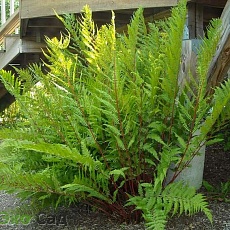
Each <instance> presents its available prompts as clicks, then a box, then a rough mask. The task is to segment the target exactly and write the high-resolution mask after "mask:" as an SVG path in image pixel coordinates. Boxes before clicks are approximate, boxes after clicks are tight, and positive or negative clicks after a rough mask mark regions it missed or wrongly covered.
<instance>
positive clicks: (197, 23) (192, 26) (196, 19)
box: [187, 2, 204, 39]
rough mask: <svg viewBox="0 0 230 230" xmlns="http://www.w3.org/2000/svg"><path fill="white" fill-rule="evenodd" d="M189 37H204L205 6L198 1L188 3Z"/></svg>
mask: <svg viewBox="0 0 230 230" xmlns="http://www.w3.org/2000/svg"><path fill="white" fill-rule="evenodd" d="M187 26H188V29H189V39H195V38H202V37H203V33H204V32H203V31H204V29H203V6H202V5H201V4H197V3H193V2H191V3H188V25H187Z"/></svg>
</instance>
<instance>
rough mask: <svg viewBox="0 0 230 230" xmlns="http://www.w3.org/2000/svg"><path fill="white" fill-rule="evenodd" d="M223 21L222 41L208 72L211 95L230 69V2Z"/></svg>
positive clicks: (222, 16)
mask: <svg viewBox="0 0 230 230" xmlns="http://www.w3.org/2000/svg"><path fill="white" fill-rule="evenodd" d="M221 19H222V26H221V29H222V32H221V39H220V42H219V45H218V49H217V51H216V54H215V56H214V57H213V60H212V62H211V64H210V67H209V72H208V85H209V93H212V88H213V87H214V86H216V85H219V84H220V82H222V81H223V79H224V77H225V76H226V75H227V73H228V71H229V69H230V0H228V2H227V4H226V6H225V8H224V11H223V13H222V15H221Z"/></svg>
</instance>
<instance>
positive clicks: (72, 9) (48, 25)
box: [0, 0, 230, 110]
mask: <svg viewBox="0 0 230 230" xmlns="http://www.w3.org/2000/svg"><path fill="white" fill-rule="evenodd" d="M227 2H228V3H227ZM229 2H230V0H190V1H188V12H189V13H188V24H187V26H188V29H189V37H188V38H187V39H194V38H197V37H200V36H203V31H204V30H205V28H206V26H207V24H208V23H209V21H210V19H211V18H217V17H220V16H221V14H222V12H223V9H224V7H225V10H224V16H222V17H223V18H224V27H223V36H222V41H221V44H220V46H219V49H218V52H217V54H216V57H215V58H214V60H213V63H212V66H210V76H209V78H210V79H212V76H213V73H214V76H215V80H213V79H212V80H210V82H216V81H219V80H221V79H222V78H223V76H224V74H226V73H227V71H228V69H229V66H230V61H229V56H230V55H229V50H230V48H229V44H230V35H229V27H230V16H229V11H230V10H229ZM177 3H178V0H136V1H133V0H126V1H124V0H87V1H86V0H66V1H63V0H46V1H42V3H41V1H31V0H20V8H19V10H17V11H16V12H15V13H14V14H13V15H12V16H11V17H10V18H9V19H8V20H7V22H6V23H5V24H4V25H3V26H2V27H1V28H0V46H1V47H2V49H1V50H0V68H1V69H8V70H9V69H12V66H13V65H17V66H19V67H25V66H27V65H28V64H29V63H31V62H38V61H40V59H41V58H43V56H42V52H41V48H45V46H46V45H45V42H44V39H45V36H48V37H54V36H59V35H60V31H62V30H63V29H64V28H63V25H62V24H61V22H60V21H59V20H58V19H57V18H56V16H55V12H57V13H58V14H64V13H75V14H79V13H80V12H81V10H82V8H83V6H84V5H86V4H88V5H89V6H90V8H91V9H92V10H93V12H94V13H93V17H94V20H95V22H96V23H97V24H98V25H99V26H100V25H101V24H104V23H107V22H109V21H110V19H111V10H113V11H115V14H116V23H117V28H118V29H119V28H123V27H124V25H126V24H127V23H128V22H129V21H130V18H131V16H132V14H133V12H134V10H135V9H137V8H138V7H140V6H141V7H143V8H144V9H145V10H144V14H145V17H146V18H148V20H150V21H151V20H154V19H156V18H157V19H158V18H161V17H164V16H165V15H168V14H169V10H170V8H171V7H172V6H175V5H176V4H177ZM226 15H227V16H226ZM19 26H20V31H19V32H18V34H17V33H16V34H15V29H17V28H18V27H19ZM223 58H225V61H224V62H222V60H223ZM217 66H218V67H217ZM220 75H221V76H220ZM212 84H214V83H212ZM12 101H13V98H12V96H11V95H10V94H9V93H8V92H7V91H6V90H5V88H4V86H3V85H2V84H0V110H2V109H4V108H5V107H6V106H8V105H9V104H10V103H11V102H12Z"/></svg>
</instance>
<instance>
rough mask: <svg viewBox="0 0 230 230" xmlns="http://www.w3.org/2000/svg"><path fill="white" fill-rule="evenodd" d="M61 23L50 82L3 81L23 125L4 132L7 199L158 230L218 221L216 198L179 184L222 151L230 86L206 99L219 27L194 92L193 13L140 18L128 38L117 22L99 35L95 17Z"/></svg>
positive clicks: (37, 78)
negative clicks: (221, 123)
mask: <svg viewBox="0 0 230 230" xmlns="http://www.w3.org/2000/svg"><path fill="white" fill-rule="evenodd" d="M59 18H60V20H61V21H62V22H63V23H64V25H65V27H66V29H67V34H66V35H64V34H62V36H61V38H60V39H59V40H58V39H57V38H53V39H49V38H47V39H46V41H47V46H48V51H47V52H44V54H45V56H46V58H47V61H46V62H44V63H43V65H45V66H46V69H48V71H47V72H45V71H44V70H43V69H42V65H41V66H39V65H35V64H34V65H31V66H29V67H28V68H27V69H25V70H20V69H17V70H16V71H17V73H18V76H15V75H12V74H11V73H10V72H7V71H4V70H1V72H0V76H1V81H2V82H3V83H4V85H5V87H6V88H7V90H8V91H9V92H10V93H12V94H13V95H14V96H15V98H16V100H17V103H18V106H19V108H20V113H21V114H22V116H23V119H22V120H20V122H18V123H16V125H15V126H14V127H11V128H7V127H5V128H4V127H3V128H2V129H1V130H0V139H2V140H3V142H2V143H1V145H0V147H1V148H0V155H1V157H0V164H1V167H0V176H1V185H0V188H1V189H2V190H7V191H15V192H17V194H19V195H20V196H21V197H22V198H28V197H30V198H31V200H32V201H34V202H37V203H39V204H40V205H43V206H44V205H54V206H56V207H58V206H59V205H63V204H67V205H68V204H71V203H74V202H79V201H81V202H86V203H87V204H89V205H91V206H94V207H96V208H97V209H99V210H101V211H103V212H105V213H106V214H108V215H110V216H113V217H119V219H120V220H121V221H126V222H131V221H136V222H138V221H140V220H141V219H142V217H141V216H143V218H144V219H145V221H146V226H147V227H148V229H163V228H164V226H165V224H166V221H167V218H168V217H169V216H170V215H175V214H176V213H179V214H182V213H186V214H189V215H192V214H193V213H195V212H198V211H203V212H205V214H206V215H207V217H208V218H209V219H210V220H211V213H210V211H209V210H208V208H207V202H206V200H205V198H204V196H203V195H202V194H196V191H195V189H194V188H190V187H188V186H187V185H184V184H182V183H178V182H176V183H175V182H174V180H175V179H176V177H177V176H178V175H179V174H180V173H181V171H182V170H183V169H184V168H186V167H188V166H189V163H190V161H191V160H192V159H193V157H194V156H196V155H197V154H198V152H199V149H200V148H201V146H202V145H203V144H204V143H205V142H206V141H208V140H209V139H210V140H211V142H214V141H215V139H211V137H210V135H209V134H210V131H211V129H212V127H213V126H214V124H215V121H216V120H217V119H218V117H219V115H220V114H221V111H222V110H223V108H224V106H225V105H226V104H227V103H228V101H229V99H230V81H227V82H226V83H225V84H224V85H221V86H220V87H219V88H216V90H215V93H214V95H206V75H207V70H208V64H209V62H210V60H211V58H212V56H213V54H214V52H215V47H216V45H217V42H218V37H219V31H218V25H219V21H214V22H213V24H212V26H211V27H210V30H209V38H207V39H204V41H203V44H202V46H201V48H200V52H199V58H198V65H197V78H196V79H195V78H192V76H191V80H190V82H189V83H187V84H185V86H184V87H183V88H182V87H180V86H179V85H178V77H179V67H180V59H181V47H182V37H183V28H184V23H185V18H186V2H185V1H180V3H179V4H178V6H177V7H175V8H174V9H173V10H172V16H171V17H170V18H168V19H166V20H164V21H161V22H158V23H150V24H148V25H146V24H145V21H144V17H143V10H142V9H138V10H137V11H136V12H135V14H134V16H133V18H132V20H131V22H130V24H129V25H128V29H127V32H126V33H124V34H117V33H116V28H115V15H114V14H113V15H112V20H111V23H110V24H108V25H103V26H102V27H101V28H97V26H96V25H95V23H94V22H93V20H92V12H91V11H90V9H89V7H85V8H84V9H83V13H82V15H81V17H80V18H78V19H77V18H75V17H74V16H73V15H66V16H63V17H59ZM211 108H212V110H211ZM197 130H201V134H200V135H199V136H197V135H195V133H196V131H197ZM172 162H173V163H174V164H175V165H176V170H175V174H174V176H173V178H172V180H171V181H170V183H169V184H167V185H166V184H165V183H164V181H165V177H166V173H167V170H168V169H169V166H170V164H171V163H172ZM142 214H143V215H142Z"/></svg>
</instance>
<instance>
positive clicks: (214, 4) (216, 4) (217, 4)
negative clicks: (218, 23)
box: [190, 0, 227, 8]
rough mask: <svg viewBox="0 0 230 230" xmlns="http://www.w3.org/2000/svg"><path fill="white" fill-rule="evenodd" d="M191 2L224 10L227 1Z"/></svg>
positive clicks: (200, 0) (203, 0)
mask: <svg viewBox="0 0 230 230" xmlns="http://www.w3.org/2000/svg"><path fill="white" fill-rule="evenodd" d="M190 1H191V2H195V3H199V4H203V5H205V6H212V7H220V8H224V6H225V5H226V2H227V0H190Z"/></svg>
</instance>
